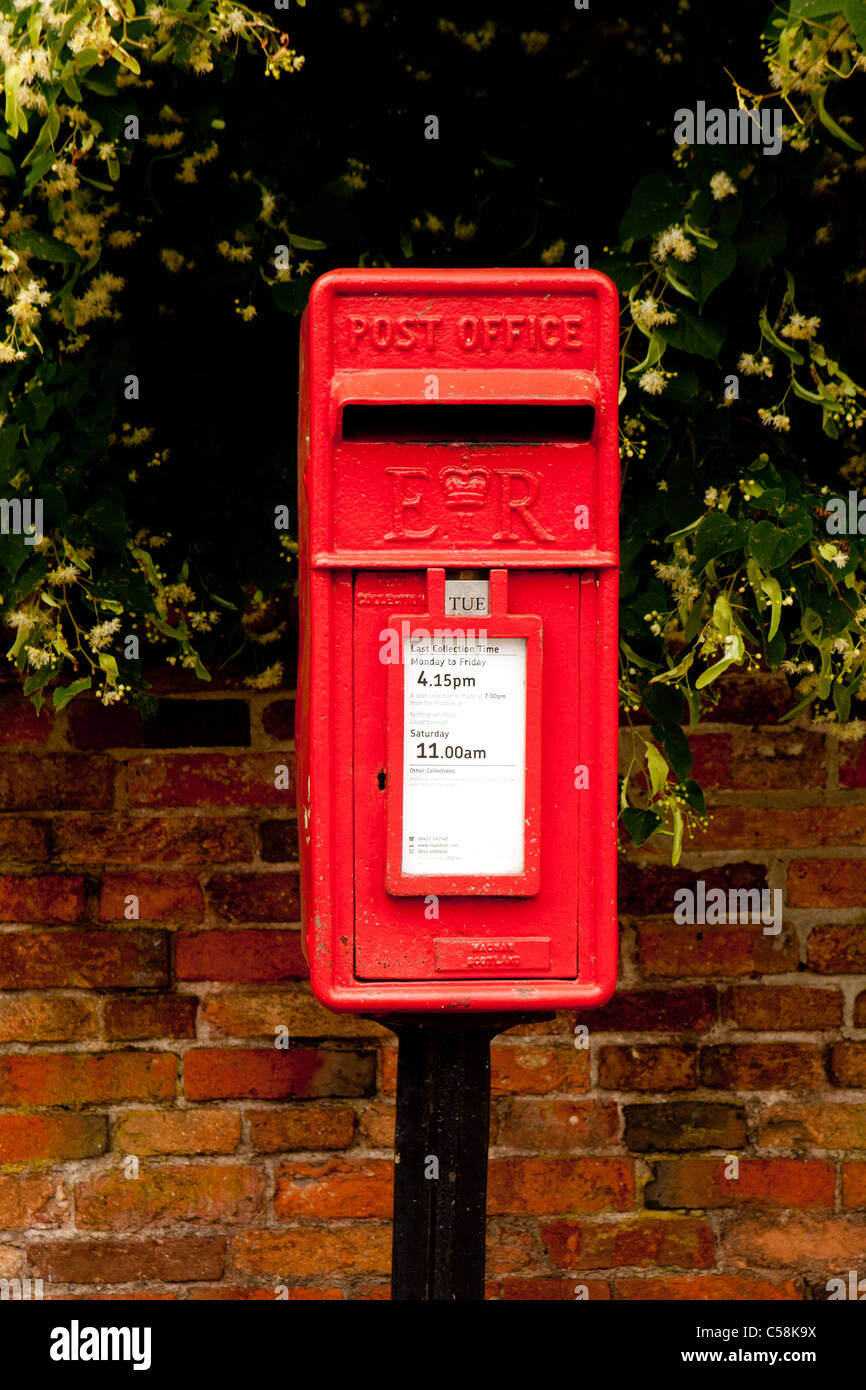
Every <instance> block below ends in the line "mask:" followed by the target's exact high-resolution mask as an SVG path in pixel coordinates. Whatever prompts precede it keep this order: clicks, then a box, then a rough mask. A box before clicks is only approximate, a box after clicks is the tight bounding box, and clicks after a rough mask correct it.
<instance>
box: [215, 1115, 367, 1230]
mask: <svg viewBox="0 0 866 1390" xmlns="http://www.w3.org/2000/svg"><path fill="white" fill-rule="evenodd" d="M208 1113H210V1112H208ZM245 1118H246V1121H247V1125H248V1127H249V1132H250V1143H251V1144H252V1146H253V1148H254V1149H258V1151H259V1153H288V1152H290V1151H291V1150H292V1149H314V1150H315V1149H347V1148H348V1147H349V1145H350V1144H351V1143H352V1141H353V1139H354V1137H355V1112H354V1111H353V1110H350V1109H349V1107H348V1106H347V1105H317V1104H315V1103H314V1102H312V1101H304V1102H302V1103H299V1104H297V1105H289V1106H288V1107H286V1108H284V1109H279V1110H248V1111H247V1112H246V1116H245ZM391 1123H392V1127H393V1111H392V1114H391ZM356 1214H357V1213H356Z"/></svg>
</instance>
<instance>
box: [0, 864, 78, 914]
mask: <svg viewBox="0 0 866 1390" xmlns="http://www.w3.org/2000/svg"><path fill="white" fill-rule="evenodd" d="M83 912H84V879H83V878H81V877H80V876H79V875H76V876H74V877H66V876H64V875H62V874H40V875H39V876H38V877H30V878H18V877H15V876H13V875H5V876H3V877H0V922H75V921H77V919H78V918H79V917H81V916H82V914H83Z"/></svg>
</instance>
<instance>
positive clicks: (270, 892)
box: [207, 873, 301, 922]
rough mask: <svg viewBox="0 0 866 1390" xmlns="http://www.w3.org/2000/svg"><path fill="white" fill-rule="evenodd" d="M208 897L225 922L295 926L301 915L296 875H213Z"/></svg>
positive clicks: (298, 883) (209, 883)
mask: <svg viewBox="0 0 866 1390" xmlns="http://www.w3.org/2000/svg"><path fill="white" fill-rule="evenodd" d="M207 894H208V898H209V899H210V902H211V905H212V907H213V909H214V911H215V912H216V913H217V914H218V915H219V916H220V917H221V918H222V919H223V920H224V921H226V922H296V921H297V920H298V918H299V916H300V912H301V899H300V879H299V877H298V875H297V874H287V873H270V874H215V875H214V877H213V878H210V879H208V882H207Z"/></svg>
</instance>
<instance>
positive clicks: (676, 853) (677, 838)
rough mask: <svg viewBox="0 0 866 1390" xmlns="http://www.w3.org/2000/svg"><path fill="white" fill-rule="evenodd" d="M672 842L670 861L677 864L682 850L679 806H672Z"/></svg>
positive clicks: (681, 826) (681, 818)
mask: <svg viewBox="0 0 866 1390" xmlns="http://www.w3.org/2000/svg"><path fill="white" fill-rule="evenodd" d="M673 836H674V843H673V847H672V849H671V863H672V864H678V863H679V862H680V855H681V854H682V852H683V813H682V811H681V810H680V808H679V806H675V807H674V828H673Z"/></svg>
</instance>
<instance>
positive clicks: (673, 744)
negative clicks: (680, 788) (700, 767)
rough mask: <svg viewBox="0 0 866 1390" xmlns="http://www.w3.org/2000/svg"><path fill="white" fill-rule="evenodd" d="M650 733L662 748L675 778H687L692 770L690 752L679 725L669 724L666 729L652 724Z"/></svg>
mask: <svg viewBox="0 0 866 1390" xmlns="http://www.w3.org/2000/svg"><path fill="white" fill-rule="evenodd" d="M650 732H651V734H652V736H653V738H654V739H655V740H656V741H657V742H658V743H660V744H661V745H662V747H663V748H664V750H665V753H666V755H667V757H668V760H669V761H670V765H671V767H672V768H673V770H674V772H675V773H676V775H677V777H679V778H680V779H682V778H683V777H688V775H689V773H690V772H691V770H692V750H691V748H690V747H689V741H688V739H687V738H686V736H685V734H684V733H683V731H682V729H681V728H680V726H679V724H669V725H668V726H667V728H665V727H664V726H663V725H661V724H654V725H653V727H652V729H651V730H650Z"/></svg>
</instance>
